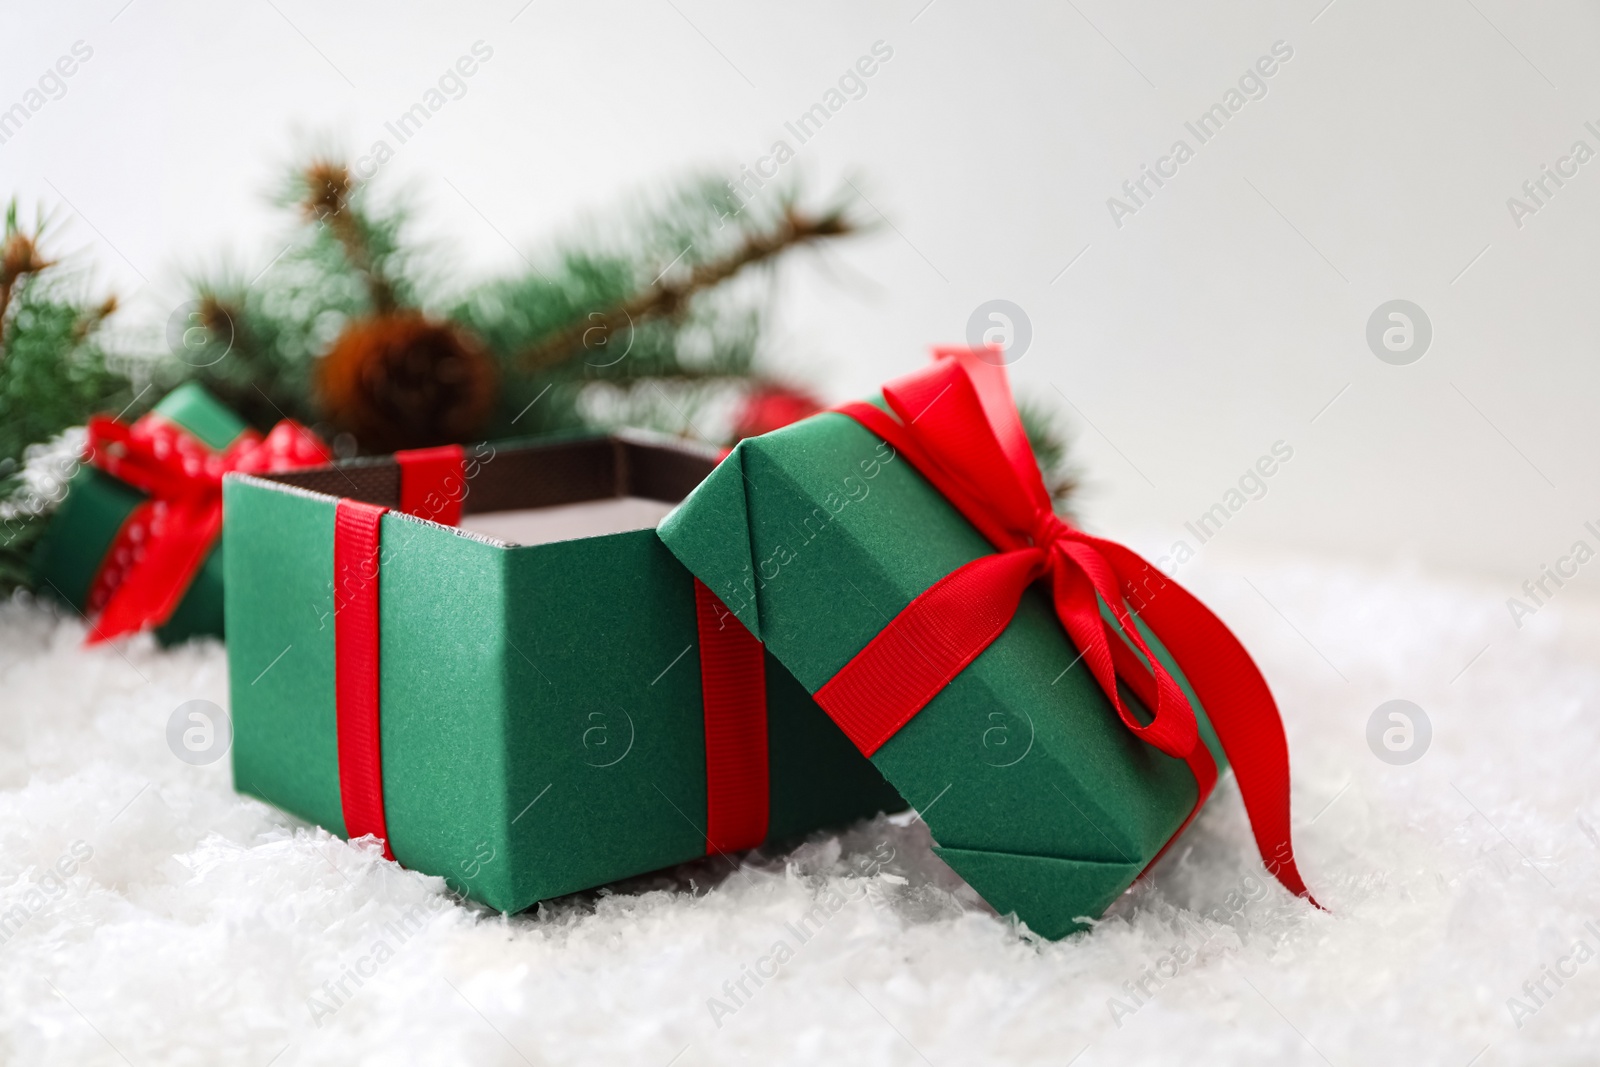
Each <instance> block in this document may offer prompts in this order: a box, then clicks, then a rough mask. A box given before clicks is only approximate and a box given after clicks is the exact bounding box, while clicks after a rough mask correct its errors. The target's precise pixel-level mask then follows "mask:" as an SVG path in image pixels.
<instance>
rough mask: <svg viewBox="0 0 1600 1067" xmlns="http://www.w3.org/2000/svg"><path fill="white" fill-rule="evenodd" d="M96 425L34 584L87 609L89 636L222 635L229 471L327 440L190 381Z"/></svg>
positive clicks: (166, 639) (313, 450)
mask: <svg viewBox="0 0 1600 1067" xmlns="http://www.w3.org/2000/svg"><path fill="white" fill-rule="evenodd" d="M88 430H89V432H88V445H87V448H86V454H85V461H86V462H84V464H83V465H82V466H81V467H80V468H79V469H78V472H77V474H76V475H74V476H73V479H72V482H71V485H70V486H69V488H68V492H67V497H66V499H65V500H64V501H62V504H61V507H60V509H59V510H58V511H57V513H56V515H55V516H54V517H53V518H52V519H51V521H50V525H49V526H48V527H47V528H46V530H45V532H44V536H43V537H41V538H40V541H39V545H38V547H37V548H36V550H35V554H34V566H33V571H34V584H35V586H36V587H37V588H39V589H40V590H42V591H44V592H46V593H50V594H54V595H55V596H57V597H59V598H60V599H61V600H63V601H65V602H66V603H68V604H70V605H71V606H72V607H74V608H76V609H77V610H78V612H79V613H80V614H82V615H83V616H84V617H85V618H86V619H88V621H89V624H90V629H89V640H90V641H91V642H96V641H104V640H109V639H111V638H115V637H120V636H123V635H125V634H130V633H134V632H137V631H139V630H144V629H154V630H155V633H156V637H157V638H158V639H159V640H160V641H161V643H162V644H168V645H170V644H174V643H176V642H179V641H183V640H185V639H187V638H189V637H194V636H197V635H203V634H211V635H216V636H221V635H222V626H223V604H222V572H223V567H222V556H221V549H220V547H219V545H218V534H219V532H220V529H221V522H222V475H223V473H224V472H226V471H229V470H254V471H266V470H282V469H289V468H293V467H297V466H307V465H312V464H316V465H320V464H323V463H326V462H327V461H328V459H329V458H330V453H329V452H328V450H327V448H326V447H325V446H324V445H323V444H322V443H321V442H320V441H318V440H317V439H316V437H315V436H314V435H313V434H311V433H310V432H309V431H307V430H305V429H304V428H302V427H300V426H298V425H296V424H295V423H293V422H291V421H289V420H285V421H284V422H282V423H279V424H278V426H276V427H275V428H274V429H273V430H272V432H271V433H269V434H268V435H267V436H266V437H265V438H263V437H262V436H261V435H260V434H258V433H257V432H256V431H255V430H253V429H251V428H249V427H248V426H246V425H245V423H244V422H243V421H242V420H241V419H239V417H238V416H236V415H235V414H234V413H233V412H231V411H229V410H228V409H227V408H225V407H223V406H222V404H220V403H219V402H218V401H217V400H216V398H215V397H213V396H212V395H211V394H210V393H208V392H206V391H205V389H204V388H202V387H201V386H200V385H199V384H197V383H194V382H189V383H186V384H184V385H181V386H179V387H178V388H176V389H174V390H173V391H172V392H170V393H168V394H167V395H166V396H165V397H164V398H163V399H162V400H161V402H160V403H158V404H157V405H156V406H155V407H154V408H153V409H151V411H150V412H148V413H147V414H145V415H144V416H143V417H141V418H140V419H139V420H138V421H137V422H135V423H133V425H131V426H128V425H124V424H123V423H121V422H118V421H117V420H116V419H112V418H105V417H97V418H94V419H91V420H90V421H89V428H88Z"/></svg>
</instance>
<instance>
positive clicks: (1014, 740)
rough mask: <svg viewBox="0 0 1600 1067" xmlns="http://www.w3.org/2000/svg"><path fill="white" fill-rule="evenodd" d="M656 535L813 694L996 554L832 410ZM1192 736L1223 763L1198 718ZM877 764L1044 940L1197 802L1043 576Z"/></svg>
mask: <svg viewBox="0 0 1600 1067" xmlns="http://www.w3.org/2000/svg"><path fill="white" fill-rule="evenodd" d="M659 532H660V534H661V537H662V540H663V541H664V542H665V543H666V545H667V547H668V548H670V549H671V550H672V552H673V553H674V554H675V555H677V557H678V558H679V559H680V560H682V561H683V563H684V564H685V565H686V566H688V567H689V569H690V570H692V571H693V572H694V573H695V574H696V575H697V576H698V577H699V578H700V579H701V580H702V581H704V582H705V583H706V585H707V586H709V587H710V588H711V590H712V591H713V592H715V593H716V594H717V595H718V596H719V597H721V598H722V599H723V601H724V602H725V603H726V604H727V605H728V606H729V607H730V608H731V609H733V610H734V611H735V613H736V614H738V615H739V618H740V619H741V620H742V621H743V622H744V623H745V625H746V626H748V627H749V628H750V629H751V630H752V632H754V633H756V634H757V635H758V636H759V637H760V638H761V639H762V640H763V641H765V642H766V644H767V648H768V650H769V651H770V652H771V653H772V654H773V655H775V656H776V657H777V658H778V659H780V660H782V661H783V663H784V664H785V666H787V667H788V668H789V669H790V671H792V672H793V674H794V675H795V677H796V678H797V679H798V680H799V681H800V683H801V684H802V685H804V686H805V687H806V688H807V689H808V690H810V691H812V692H815V691H816V690H817V689H818V688H820V687H821V686H822V685H823V684H824V683H825V682H826V681H827V680H828V679H829V678H831V677H832V676H833V675H834V673H835V672H837V671H838V670H839V669H840V668H841V667H842V666H843V665H844V664H845V663H846V662H847V661H848V660H849V659H850V658H851V657H853V656H854V655H855V654H856V653H857V652H859V651H860V650H861V649H862V648H863V647H864V646H865V645H866V644H867V643H868V641H869V640H871V639H872V637H874V636H875V635H876V634H877V633H878V632H879V630H881V629H882V627H883V626H884V624H885V623H886V622H887V621H888V620H889V619H890V618H892V617H893V616H894V615H895V614H897V613H898V612H900V611H901V610H902V609H903V608H905V606H906V605H907V604H908V603H910V602H911V600H912V599H914V598H915V597H916V596H917V595H919V594H920V593H922V592H923V591H924V590H925V589H927V588H928V587H929V586H930V585H932V584H933V583H934V582H935V581H937V580H938V579H940V578H942V577H944V576H945V575H946V574H948V573H950V572H951V571H953V570H955V569H956V568H958V567H960V566H962V565H963V564H965V563H968V562H970V561H971V560H973V559H975V558H977V557H979V556H981V555H986V554H989V553H991V552H993V551H994V549H993V547H992V546H991V545H990V544H989V543H988V542H987V541H985V540H984V538H983V537H982V536H981V535H980V534H979V533H978V532H977V531H976V530H975V529H974V528H973V527H972V526H971V524H969V523H968V522H967V521H966V519H965V518H963V517H962V516H961V515H960V513H959V512H957V511H956V510H955V509H954V508H953V507H952V506H951V505H950V504H949V502H948V501H946V500H945V499H944V498H943V497H942V496H940V495H939V493H938V492H937V491H936V490H935V489H934V488H933V487H932V485H930V484H929V483H928V482H927V481H926V480H925V479H924V478H923V477H922V476H921V475H920V474H918V473H917V472H916V470H914V469H913V468H912V467H911V465H910V464H909V463H908V462H906V461H905V460H904V459H903V458H900V457H897V456H896V455H895V453H894V450H893V449H892V448H890V447H889V446H888V445H887V444H885V443H884V442H882V441H881V440H880V439H879V438H878V437H877V436H876V435H874V434H872V433H870V432H869V431H867V430H866V429H864V428H863V427H861V426H860V425H859V424H858V423H856V422H855V421H854V420H852V419H850V418H848V417H846V416H843V415H838V414H824V415H819V416H816V417H814V418H811V419H807V420H805V421H803V422H800V423H797V424H795V425H792V426H789V427H786V428H784V429H781V430H778V431H776V432H774V433H771V434H767V435H765V436H762V437H759V438H751V439H747V440H745V441H743V442H742V443H741V444H740V445H739V446H738V447H737V448H736V449H735V451H734V452H733V454H732V455H731V456H730V457H729V458H728V459H727V460H726V461H724V462H723V464H722V465H721V466H720V467H718V468H717V470H716V471H715V472H714V473H713V474H712V475H711V477H709V478H708V479H706V480H705V481H704V482H703V483H702V484H701V485H700V486H699V487H698V488H696V489H695V490H694V491H693V492H692V493H691V494H690V495H689V497H688V498H687V499H686V500H685V502H684V503H683V504H682V505H681V506H680V507H679V508H678V509H676V510H675V511H674V512H673V513H672V514H670V515H669V516H667V518H666V519H665V520H663V522H662V523H661V526H660V528H659ZM1141 630H1142V632H1143V633H1144V636H1145V637H1146V640H1147V641H1149V642H1151V645H1152V647H1153V648H1155V649H1156V650H1157V655H1158V656H1160V657H1161V658H1162V661H1163V663H1165V664H1166V666H1167V667H1168V668H1169V669H1170V670H1172V671H1173V672H1174V674H1175V675H1176V676H1178V677H1179V678H1180V682H1181V684H1182V685H1183V687H1184V689H1185V692H1186V693H1187V695H1188V696H1189V699H1190V701H1191V702H1192V703H1193V706H1194V707H1196V708H1197V709H1198V708H1199V703H1198V701H1197V700H1196V699H1195V696H1194V693H1193V691H1192V690H1191V689H1190V688H1189V686H1188V683H1187V682H1186V681H1182V679H1181V675H1178V674H1177V671H1176V665H1175V664H1174V663H1173V662H1172V661H1171V658H1170V656H1169V655H1167V653H1166V651H1165V649H1163V648H1161V647H1160V645H1159V643H1157V642H1155V641H1154V640H1153V637H1152V635H1151V634H1150V633H1149V632H1148V630H1144V629H1143V627H1142V626H1141ZM1124 696H1125V698H1127V699H1129V700H1132V697H1131V694H1128V693H1126V692H1124ZM1134 703H1136V701H1135V702H1134ZM1141 711H1142V709H1141ZM1201 732H1202V736H1203V737H1204V739H1205V741H1206V743H1207V744H1208V745H1209V746H1210V748H1211V750H1212V752H1213V754H1214V755H1215V756H1216V757H1217V762H1218V766H1219V768H1221V767H1225V766H1226V764H1225V762H1224V757H1223V754H1222V751H1221V746H1220V745H1219V744H1218V743H1217V740H1216V736H1215V734H1214V732H1213V731H1212V730H1211V727H1210V724H1209V722H1206V721H1205V718H1204V715H1203V713H1202V714H1201ZM872 761H873V763H874V764H876V765H877V767H878V768H879V769H880V770H881V771H882V772H883V774H884V776H885V777H886V778H888V780H889V781H890V782H892V783H893V784H894V785H895V787H896V788H897V789H899V791H900V792H901V794H902V795H903V796H904V797H905V798H906V799H907V801H909V802H910V803H911V804H912V805H913V806H916V807H918V808H919V809H923V810H924V818H925V820H926V821H927V823H928V826H929V829H930V831H931V832H932V834H933V837H934V840H935V841H936V842H937V849H936V851H937V852H938V853H939V855H940V856H941V857H942V858H943V859H944V860H945V861H946V862H947V863H949V865H950V866H951V867H952V868H954V869H955V870H956V872H957V873H959V874H960V875H962V877H963V878H965V879H966V880H967V881H968V882H969V883H970V884H971V885H972V886H973V888H975V889H976V890H977V891H978V892H979V893H980V894H981V895H982V896H983V897H984V898H985V899H986V900H988V901H989V903H990V904H992V905H993V906H994V907H995V908H996V909H997V910H998V911H1000V912H1001V913H1007V912H1012V911H1014V912H1016V913H1017V914H1018V915H1019V916H1020V917H1021V918H1022V919H1023V920H1024V921H1026V922H1027V923H1028V924H1029V926H1030V927H1031V928H1032V929H1034V930H1035V931H1037V932H1039V933H1041V934H1043V935H1045V936H1047V937H1059V936H1062V935H1064V934H1067V933H1070V932H1072V931H1073V930H1075V929H1079V928H1081V926H1082V924H1081V922H1079V919H1080V917H1096V916H1098V915H1100V914H1101V913H1102V912H1103V911H1104V910H1105V909H1106V907H1108V906H1109V905H1110V904H1111V902H1112V901H1113V900H1115V899H1116V898H1117V896H1119V895H1120V894H1121V893H1122V892H1123V891H1124V890H1125V889H1126V888H1127V887H1128V886H1129V885H1130V884H1131V883H1132V882H1133V880H1134V879H1135V878H1136V877H1137V876H1138V875H1139V874H1140V872H1141V871H1143V870H1144V868H1145V867H1146V866H1147V865H1148V864H1149V862H1150V861H1151V860H1152V859H1153V858H1154V857H1155V856H1156V855H1157V854H1158V853H1159V852H1160V850H1161V849H1162V848H1163V847H1164V846H1165V845H1166V843H1167V842H1168V841H1169V840H1170V839H1171V837H1172V835H1173V834H1174V833H1175V832H1176V831H1177V830H1178V829H1179V827H1180V826H1181V825H1182V824H1183V821H1184V819H1185V818H1186V817H1187V816H1188V814H1189V812H1190V810H1191V809H1192V807H1193V805H1194V801H1195V797H1196V787H1195V783H1194V779H1193V777H1192V776H1191V774H1190V772H1189V770H1188V769H1187V767H1186V766H1185V764H1184V763H1183V762H1182V761H1180V760H1177V759H1173V758H1171V757H1168V756H1166V755H1163V754H1162V753H1160V752H1159V751H1157V750H1156V749H1155V748H1153V747H1151V746H1149V745H1147V744H1145V743H1144V742H1142V741H1140V740H1138V739H1137V738H1135V737H1134V736H1133V734H1132V733H1131V732H1129V731H1128V730H1127V729H1126V728H1125V727H1124V726H1123V725H1122V724H1121V722H1120V721H1119V720H1118V718H1117V715H1116V713H1115V711H1114V709H1113V708H1112V707H1111V706H1110V702H1109V701H1108V700H1107V699H1106V698H1105V695H1104V694H1103V693H1102V692H1101V691H1100V690H1099V688H1098V687H1097V685H1096V684H1095V681H1094V679H1093V676H1092V675H1091V674H1090V673H1089V671H1088V670H1087V669H1086V668H1085V667H1083V666H1082V665H1081V663H1079V661H1078V654H1077V650H1076V649H1075V648H1074V647H1073V645H1072V643H1071V642H1070V640H1069V639H1068V638H1067V636H1066V633H1065V631H1064V629H1063V628H1062V626H1061V624H1060V622H1059V620H1058V619H1057V618H1056V616H1055V613H1054V610H1053V608H1052V606H1051V604H1050V601H1049V599H1048V597H1047V596H1046V595H1045V594H1044V593H1043V592H1042V591H1041V590H1040V589H1039V588H1038V587H1035V588H1034V589H1030V590H1029V591H1028V592H1027V594H1026V595H1025V596H1024V597H1023V600H1022V604H1021V606H1020V608H1019V609H1018V612H1017V615H1016V617H1015V619H1014V620H1013V621H1012V623H1011V625H1010V626H1009V627H1007V629H1006V630H1005V632H1004V633H1003V634H1002V635H1001V636H1000V637H999V638H998V639H997V640H996V641H995V642H994V643H993V644H992V645H991V646H990V647H989V648H988V649H986V650H985V651H984V652H983V653H982V654H981V655H980V656H979V657H978V658H977V659H976V660H975V661H974V662H973V663H972V664H971V665H970V666H968V668H967V669H966V670H965V671H963V672H962V673H961V674H960V675H959V676H958V677H957V678H956V679H955V680H954V681H952V682H951V684H950V685H949V686H948V687H947V688H946V689H944V690H943V691H942V692H941V693H940V694H939V695H938V696H937V697H935V698H934V700H933V701H932V702H930V703H929V704H928V705H927V706H926V707H925V708H924V709H923V710H922V711H921V712H920V713H918V714H917V715H916V716H915V717H914V718H913V719H912V720H911V721H910V722H909V723H908V724H907V725H906V726H905V727H904V728H903V729H901V730H900V732H899V733H898V734H896V735H895V736H894V737H893V738H892V739H890V740H889V741H888V742H887V743H886V744H885V745H883V747H882V748H880V749H879V750H878V751H877V752H876V753H875V754H874V756H873V758H872Z"/></svg>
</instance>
